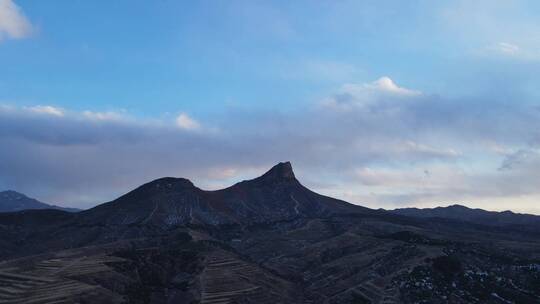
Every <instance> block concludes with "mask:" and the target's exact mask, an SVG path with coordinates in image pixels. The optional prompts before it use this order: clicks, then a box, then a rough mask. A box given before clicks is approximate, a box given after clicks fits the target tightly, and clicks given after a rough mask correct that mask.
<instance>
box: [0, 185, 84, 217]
mask: <svg viewBox="0 0 540 304" xmlns="http://www.w3.org/2000/svg"><path fill="white" fill-rule="evenodd" d="M29 209H57V210H64V211H69V212H77V211H80V210H79V209H76V208H65V207H59V206H55V205H49V204H46V203H43V202H40V201H38V200H36V199H34V198H30V197H28V196H26V195H24V194H22V193H19V192H16V191H13V190H7V191H1V192H0V212H14V211H21V210H29Z"/></svg>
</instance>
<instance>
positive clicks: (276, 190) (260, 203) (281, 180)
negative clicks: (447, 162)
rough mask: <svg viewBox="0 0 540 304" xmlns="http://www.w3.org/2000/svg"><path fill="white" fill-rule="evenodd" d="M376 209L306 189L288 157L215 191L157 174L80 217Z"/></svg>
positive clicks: (192, 219)
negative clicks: (260, 174)
mask: <svg viewBox="0 0 540 304" xmlns="http://www.w3.org/2000/svg"><path fill="white" fill-rule="evenodd" d="M376 212H377V211H373V210H370V209H367V208H363V207H360V206H356V205H352V204H349V203H346V202H343V201H340V200H337V199H333V198H329V197H326V196H323V195H319V194H317V193H314V192H312V191H310V190H309V189H307V188H305V187H304V186H302V184H300V182H299V181H298V180H297V179H296V178H295V176H294V172H293V170H292V167H291V164H290V163H288V162H286V163H280V164H278V165H276V166H274V167H273V168H272V169H270V170H269V171H268V172H266V173H265V174H264V175H262V176H261V177H258V178H256V179H253V180H248V181H243V182H240V183H238V184H235V185H233V186H231V187H229V188H226V189H222V190H217V191H204V190H201V189H199V188H197V187H195V186H194V185H193V183H191V181H189V180H187V179H184V178H172V177H166V178H160V179H157V180H155V181H152V182H150V183H147V184H145V185H142V186H141V187H139V188H137V189H135V190H133V191H131V192H129V193H127V194H126V195H124V196H121V197H120V198H118V199H116V200H114V201H112V202H109V203H105V204H103V205H100V206H97V207H95V208H93V209H90V210H87V211H84V212H81V214H80V221H81V222H83V223H104V224H107V225H129V224H144V223H146V224H153V225H157V226H161V227H171V226H177V225H186V224H194V225H208V224H209V225H220V224H249V223H260V222H271V221H280V220H288V219H293V218H296V217H324V216H330V215H332V214H342V213H376Z"/></svg>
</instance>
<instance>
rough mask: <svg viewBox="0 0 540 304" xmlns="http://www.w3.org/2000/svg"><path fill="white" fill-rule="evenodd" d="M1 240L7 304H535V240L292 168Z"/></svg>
mask: <svg viewBox="0 0 540 304" xmlns="http://www.w3.org/2000/svg"><path fill="white" fill-rule="evenodd" d="M462 211H463V210H462ZM465 211H466V210H465ZM0 236H1V237H0V303H34V304H45V303H66V304H67V303H141V304H143V303H154V304H162V303H163V304H165V303H186V304H187V303H189V304H191V303H205V304H206V303H208V304H218V303H219V304H227V303H230V304H233V303H244V304H245V303H257V304H275V303H311V304H314V303H321V304H322V303H324V304H333V303H336V304H337V303H373V304H391V303H396V304H397V303H405V304H409V303H411V304H412V303H440V304H443V303H458V304H466V303H467V304H468V303H540V232H539V230H526V229H525V230H524V229H523V226H515V225H498V226H493V225H483V224H480V223H471V222H469V221H463V220H461V219H460V220H455V219H452V218H441V217H429V218H424V217H417V216H412V217H410V216H404V215H400V214H395V213H391V212H386V211H375V210H371V209H367V208H363V207H360V206H356V205H352V204H349V203H346V202H343V201H340V200H336V199H332V198H329V197H325V196H322V195H319V194H317V193H314V192H312V191H310V190H309V189H307V188H305V187H304V186H302V185H301V183H300V182H299V181H298V180H297V179H296V177H295V175H294V172H293V170H292V168H291V165H290V163H280V164H278V165H276V166H274V167H273V168H272V169H270V170H269V171H268V172H266V173H265V174H263V175H262V176H260V177H258V178H255V179H252V180H248V181H243V182H240V183H237V184H235V185H233V186H231V187H229V188H226V189H222V190H217V191H204V190H201V189H199V188H197V187H196V186H194V185H193V183H191V182H190V181H189V180H187V179H183V178H170V177H167V178H161V179H158V180H155V181H152V182H150V183H147V184H145V185H142V186H141V187H139V188H137V189H135V190H133V191H131V192H129V193H127V194H126V195H124V196H122V197H120V198H118V199H116V200H114V201H111V202H108V203H105V204H103V205H100V206H97V207H95V208H93V209H90V210H87V211H83V212H78V213H69V212H64V211H60V210H26V211H21V212H14V213H0Z"/></svg>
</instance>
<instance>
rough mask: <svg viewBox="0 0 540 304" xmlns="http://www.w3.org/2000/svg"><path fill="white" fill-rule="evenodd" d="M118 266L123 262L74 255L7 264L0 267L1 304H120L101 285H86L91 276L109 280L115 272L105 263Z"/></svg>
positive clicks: (101, 257) (107, 257) (118, 300)
mask: <svg viewBox="0 0 540 304" xmlns="http://www.w3.org/2000/svg"><path fill="white" fill-rule="evenodd" d="M115 262H121V259H119V258H117V257H111V256H107V255H94V256H79V255H78V254H75V255H74V256H69V255H68V256H63V257H53V258H45V257H43V259H42V258H40V257H37V258H36V257H32V258H28V259H23V260H16V261H13V262H10V263H4V264H3V265H0V303H6V304H7V303H13V304H15V303H20V304H41V303H43V304H46V303H47V304H50V303H86V302H88V299H101V301H102V302H101V303H120V302H121V301H122V298H121V297H119V296H117V295H115V294H114V293H112V292H111V291H109V290H107V289H105V288H103V287H101V286H99V285H98V284H92V283H91V282H85V281H84V279H85V278H86V279H88V278H91V277H92V275H97V276H101V275H104V276H105V277H106V276H107V273H108V272H109V273H110V272H111V270H112V269H111V268H110V267H109V266H107V265H106V263H115Z"/></svg>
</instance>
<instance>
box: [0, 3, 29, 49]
mask: <svg viewBox="0 0 540 304" xmlns="http://www.w3.org/2000/svg"><path fill="white" fill-rule="evenodd" d="M31 33H32V25H31V24H30V21H28V19H26V17H25V16H24V15H23V13H22V11H21V9H20V8H19V7H18V6H17V5H16V4H15V3H14V2H13V1H12V0H0V40H2V39H3V38H11V39H22V38H26V37H28V36H29V35H30V34H31Z"/></svg>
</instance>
